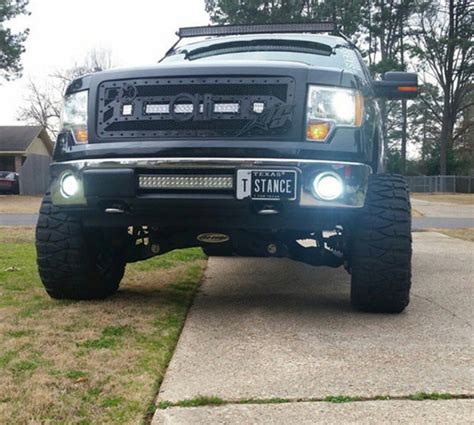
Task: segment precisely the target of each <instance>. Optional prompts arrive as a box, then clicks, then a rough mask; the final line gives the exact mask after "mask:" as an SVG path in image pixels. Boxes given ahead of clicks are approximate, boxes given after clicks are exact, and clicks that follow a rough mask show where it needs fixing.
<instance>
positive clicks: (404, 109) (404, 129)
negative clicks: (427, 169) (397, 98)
mask: <svg viewBox="0 0 474 425" xmlns="http://www.w3.org/2000/svg"><path fill="white" fill-rule="evenodd" d="M406 171H407V101H406V100H402V149H401V161H400V173H401V174H405V173H406Z"/></svg>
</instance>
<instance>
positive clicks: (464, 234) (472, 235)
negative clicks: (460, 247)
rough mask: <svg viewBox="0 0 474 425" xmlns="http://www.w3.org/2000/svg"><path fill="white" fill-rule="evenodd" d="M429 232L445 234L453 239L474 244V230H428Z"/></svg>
mask: <svg viewBox="0 0 474 425" xmlns="http://www.w3.org/2000/svg"><path fill="white" fill-rule="evenodd" d="M426 231H427V232H438V233H443V234H444V235H446V236H450V237H451V238H457V239H462V240H465V241H469V242H474V228H472V227H470V228H465V229H427V230H426Z"/></svg>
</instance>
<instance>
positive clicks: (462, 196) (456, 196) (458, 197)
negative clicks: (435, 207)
mask: <svg viewBox="0 0 474 425" xmlns="http://www.w3.org/2000/svg"><path fill="white" fill-rule="evenodd" d="M411 196H412V198H415V199H420V200H422V201H430V202H448V203H451V204H462V205H474V194H472V193H412V194H411Z"/></svg>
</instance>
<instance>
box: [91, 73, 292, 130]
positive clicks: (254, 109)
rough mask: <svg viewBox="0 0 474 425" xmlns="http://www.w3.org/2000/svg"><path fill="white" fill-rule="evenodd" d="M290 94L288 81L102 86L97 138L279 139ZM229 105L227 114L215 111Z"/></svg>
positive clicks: (148, 81)
mask: <svg viewBox="0 0 474 425" xmlns="http://www.w3.org/2000/svg"><path fill="white" fill-rule="evenodd" d="M294 92H295V81H294V80H293V78H289V77H279V78H276V77H271V78H270V77H268V78H265V77H259V78H249V77H245V78H239V77H233V78H227V77H226V78H186V79H185V78H171V79H165V78H160V79H136V80H121V81H108V82H104V83H102V84H101V85H100V87H99V104H98V116H97V132H98V135H99V137H100V138H143V137H153V138H165V137H167V138H189V137H211V138H212V137H228V138H235V137H242V138H245V137H265V136H272V137H279V136H284V135H285V134H287V132H288V131H289V129H290V128H291V123H292V118H293V107H294ZM222 104H224V105H222ZM229 105H230V107H231V111H228V110H223V109H222V108H219V107H220V106H227V107H229ZM154 107H158V108H159V110H158V112H157V111H156V110H155V109H153V108H154ZM180 107H184V108H185V109H184V110H183V109H182V108H181V109H180ZM262 109H263V110H262ZM153 111H154V112H153Z"/></svg>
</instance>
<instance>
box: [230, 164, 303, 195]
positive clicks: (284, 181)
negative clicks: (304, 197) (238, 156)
mask: <svg viewBox="0 0 474 425" xmlns="http://www.w3.org/2000/svg"><path fill="white" fill-rule="evenodd" d="M236 188H237V190H236V197H237V199H239V200H242V199H248V198H250V199H252V200H256V201H295V200H296V199H297V197H298V172H297V171H296V170H291V169H243V170H237V184H236Z"/></svg>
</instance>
